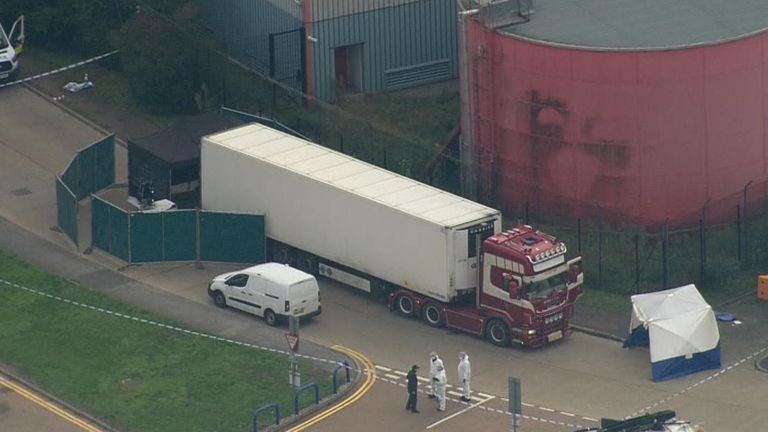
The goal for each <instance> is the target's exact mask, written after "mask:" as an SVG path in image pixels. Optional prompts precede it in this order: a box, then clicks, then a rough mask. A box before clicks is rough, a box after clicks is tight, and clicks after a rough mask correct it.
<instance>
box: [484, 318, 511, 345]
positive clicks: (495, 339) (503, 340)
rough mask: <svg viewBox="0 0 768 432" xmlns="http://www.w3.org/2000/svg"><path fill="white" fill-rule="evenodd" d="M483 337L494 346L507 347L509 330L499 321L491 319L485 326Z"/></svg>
mask: <svg viewBox="0 0 768 432" xmlns="http://www.w3.org/2000/svg"><path fill="white" fill-rule="evenodd" d="M485 337H487V338H488V340H489V341H491V343H492V344H494V345H496V346H502V347H505V346H509V328H508V327H507V325H506V324H505V323H504V321H502V320H500V319H492V320H490V321H488V324H486V326H485Z"/></svg>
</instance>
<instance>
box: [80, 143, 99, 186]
mask: <svg viewBox="0 0 768 432" xmlns="http://www.w3.org/2000/svg"><path fill="white" fill-rule="evenodd" d="M95 157H96V147H95V146H90V147H88V148H85V149H83V150H80V152H79V153H78V154H77V161H78V163H77V170H78V173H77V192H76V193H77V198H78V199H83V198H85V197H86V196H88V195H90V194H91V193H92V192H95V189H94V188H93V178H94V173H95V169H96V167H95V165H96V164H95V162H94V159H95Z"/></svg>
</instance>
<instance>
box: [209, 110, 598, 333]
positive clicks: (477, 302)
mask: <svg viewBox="0 0 768 432" xmlns="http://www.w3.org/2000/svg"><path fill="white" fill-rule="evenodd" d="M201 184H202V189H201V200H202V207H203V208H204V209H207V210H216V211H227V212H242V213H252V214H264V215H265V221H266V233H267V237H268V251H267V252H268V256H269V257H270V259H271V260H273V261H277V262H283V263H288V264H291V265H293V266H295V267H297V268H299V269H300V270H303V271H305V272H308V273H311V274H315V275H322V276H325V277H328V278H331V279H335V280H337V281H340V282H342V283H345V284H347V285H351V286H353V287H355V288H358V289H361V290H363V291H366V292H368V293H371V294H372V295H373V296H376V297H378V298H380V299H382V300H383V301H386V302H387V303H388V304H389V306H390V308H391V309H392V310H394V311H397V312H399V313H400V314H402V315H405V316H409V317H416V318H422V319H423V320H424V321H425V322H426V323H427V324H428V325H431V326H434V327H448V328H451V329H455V330H460V331H464V332H468V333H472V334H475V335H478V336H480V337H486V338H488V339H489V340H490V341H491V342H492V343H493V344H495V345H499V346H506V345H509V344H510V343H518V344H523V345H527V346H532V347H536V346H541V345H545V344H547V343H549V342H553V341H555V340H558V339H561V338H562V337H563V336H565V335H567V334H568V333H569V332H570V330H571V328H570V325H569V322H570V318H571V316H572V313H573V305H574V303H575V301H576V299H577V298H578V297H579V295H580V294H581V292H582V285H583V273H582V271H581V266H580V260H581V258H580V257H575V258H573V259H570V260H569V259H567V258H566V254H567V249H566V246H565V244H563V243H562V242H560V241H558V240H557V239H556V238H554V237H552V236H550V235H547V234H544V233H542V232H539V231H537V230H535V229H533V228H531V227H530V226H526V225H521V226H518V227H516V228H513V229H511V230H503V229H502V220H501V213H500V212H499V211H498V210H495V209H492V208H489V207H486V206H484V205H480V204H478V203H475V202H473V201H470V200H467V199H464V198H461V197H459V196H456V195H453V194H450V193H447V192H445V191H442V190H439V189H437V188H434V187H431V186H428V185H425V184H422V183H419V182H417V181H415V180H412V179H409V178H407V177H404V176H401V175H398V174H395V173H392V172H390V171H387V170H385V169H382V168H379V167H377V166H374V165H371V164H368V163H365V162H362V161H360V160H357V159H354V158H352V157H350V156H347V155H345V154H342V153H339V152H336V151H333V150H330V149H328V148H325V147H322V146H319V145H316V144H313V143H310V142H308V141H305V140H303V139H300V138H297V137H294V136H292V135H289V134H286V133H283V132H280V131H277V130H274V129H271V128H269V127H266V126H263V125H259V124H250V125H245V126H242V127H239V128H236V129H231V130H228V131H225V132H221V133H217V134H214V135H209V136H206V137H203V139H202V142H201Z"/></svg>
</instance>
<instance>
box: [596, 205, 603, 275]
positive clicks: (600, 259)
mask: <svg viewBox="0 0 768 432" xmlns="http://www.w3.org/2000/svg"><path fill="white" fill-rule="evenodd" d="M597 209H598V213H597V286H599V287H600V288H602V287H603V218H602V212H601V211H600V206H597Z"/></svg>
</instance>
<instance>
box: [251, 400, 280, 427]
mask: <svg viewBox="0 0 768 432" xmlns="http://www.w3.org/2000/svg"><path fill="white" fill-rule="evenodd" d="M268 409H274V410H275V424H276V425H279V424H280V407H279V406H277V404H275V403H271V404H266V405H264V406H262V407H261V408H259V409H257V410H256V411H254V412H253V432H257V431H258V430H259V424H258V417H259V414H261V413H262V412H264V411H266V410H268Z"/></svg>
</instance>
